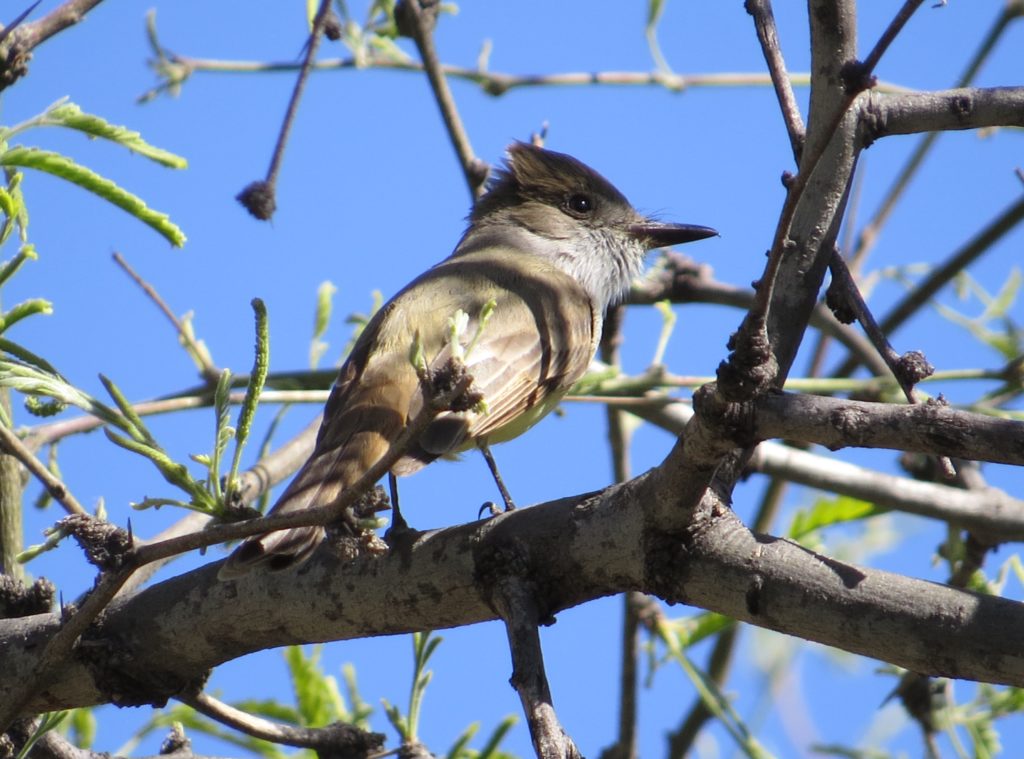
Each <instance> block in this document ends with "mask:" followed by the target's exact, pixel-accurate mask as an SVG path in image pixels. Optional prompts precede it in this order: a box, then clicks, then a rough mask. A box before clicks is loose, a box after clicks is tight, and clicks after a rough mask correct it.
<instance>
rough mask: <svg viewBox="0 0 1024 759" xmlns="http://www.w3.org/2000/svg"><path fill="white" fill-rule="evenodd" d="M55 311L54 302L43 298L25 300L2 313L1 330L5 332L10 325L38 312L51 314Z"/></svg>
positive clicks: (0, 319)
mask: <svg viewBox="0 0 1024 759" xmlns="http://www.w3.org/2000/svg"><path fill="white" fill-rule="evenodd" d="M52 313H53V304H52V303H51V302H50V301H48V300H44V299H42V298H30V299H29V300H24V301H22V302H21V303H18V304H17V305H15V306H12V307H11V308H10V309H9V310H8V311H6V312H4V313H3V314H0V332H4V331H6V330H7V329H8V327H12V326H13V325H15V324H17V323H18V322H20V321H21V320H22V319H25V318H26V317H29V316H34V315H36V314H43V315H44V316H49V315H50V314H52Z"/></svg>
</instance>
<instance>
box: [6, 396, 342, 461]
mask: <svg viewBox="0 0 1024 759" xmlns="http://www.w3.org/2000/svg"><path fill="white" fill-rule="evenodd" d="M329 395H330V391H329V390H265V391H263V393H262V394H261V395H260V402H261V403H282V404H290V403H319V404H323V403H325V402H326V401H327V398H328V397H329ZM243 400H245V392H244V391H238V392H232V393H230V394H229V395H228V401H229V402H230V403H231V404H233V405H238V404H240V403H242V401H243ZM212 405H213V394H212V392H209V393H202V394H195V395H176V396H173V397H170V398H162V399H160V400H155V401H141V402H139V403H134V404H132V410H134V411H135V412H136V413H137V414H138V415H139V416H153V415H155V414H167V413H170V412H173V411H185V410H187V409H197V408H206V407H208V406H212ZM103 424H104V422H103V420H102V419H100V418H98V417H95V416H76V417H74V418H72V419H65V420H63V421H60V422H51V423H49V424H41V425H39V426H38V427H35V428H33V429H32V430H31V431H30V432H29V433H28V435H27V436H26V437H25V441H24V442H25V445H26V447H27V448H28V450H30V451H33V452H35V451H38V450H39V449H40V448H42V447H43V446H44V445H48V444H50V443H53V442H56V441H58V440H61V439H63V438H66V437H69V436H71V435H78V434H81V433H84V432H91V431H92V430H95V429H97V428H99V427H102V426H103Z"/></svg>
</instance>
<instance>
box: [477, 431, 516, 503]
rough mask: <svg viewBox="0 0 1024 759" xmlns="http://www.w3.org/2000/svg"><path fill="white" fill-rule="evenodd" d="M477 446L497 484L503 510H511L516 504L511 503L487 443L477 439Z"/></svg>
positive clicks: (510, 497)
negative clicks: (503, 503) (503, 504)
mask: <svg viewBox="0 0 1024 759" xmlns="http://www.w3.org/2000/svg"><path fill="white" fill-rule="evenodd" d="M477 447H478V448H479V449H480V453H482V454H483V455H484V461H486V462H487V468H488V469H490V470H491V476H492V477H493V478H494V482H495V484H496V485H497V486H498V491H499V492H500V493H501V498H502V500H503V501H505V511H512V510H513V509H515V507H516V505H515V504H514V503H512V496H511V495H509V492H508V488H506V487H505V483H504V482H503V481H502V479H501V475H500V474H499V473H498V465H497V464H495V463H494V456H492V455H491V449H490V447H488V445H487V443H485V442H484V441H483V440H479V441H477Z"/></svg>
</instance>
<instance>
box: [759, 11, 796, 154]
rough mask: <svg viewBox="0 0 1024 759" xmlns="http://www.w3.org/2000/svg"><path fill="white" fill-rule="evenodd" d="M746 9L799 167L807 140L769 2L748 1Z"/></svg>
mask: <svg viewBox="0 0 1024 759" xmlns="http://www.w3.org/2000/svg"><path fill="white" fill-rule="evenodd" d="M745 7H746V10H747V13H749V14H750V15H751V16H753V17H754V28H755V29H756V30H757V39H758V41H759V42H760V43H761V52H762V53H764V59H765V62H766V63H767V64H768V73H769V75H770V76H771V78H772V86H773V87H774V88H775V96H776V97H777V98H778V99H779V108H780V109H781V110H782V120H783V121H784V122H785V123H786V132H787V133H788V134H789V144H790V147H791V148H792V149H793V157H794V158H795V159H796V162H797V164H799V163H800V154H801V152H802V151H803V147H804V138H805V137H806V134H805V130H804V120H803V118H802V117H801V115H800V106H799V105H797V102H796V96H795V95H794V94H793V85H792V82H791V81H790V78H789V74H788V73H787V71H786V62H785V60H783V58H782V47H781V46H780V45H779V34H778V30H777V29H776V27H775V14H774V13H773V12H772V4H771V0H747V2H746V3H745Z"/></svg>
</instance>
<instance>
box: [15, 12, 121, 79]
mask: <svg viewBox="0 0 1024 759" xmlns="http://www.w3.org/2000/svg"><path fill="white" fill-rule="evenodd" d="M100 2H102V0H67V2H65V3H62V4H61V5H59V6H57V7H56V8H54V9H53V10H52V11H50V12H49V13H47V14H46V15H45V16H43V17H42V18H41V19H39V20H38V21H33V22H31V23H28V24H21V23H18V22H17V21H16V22H14V23H13V24H12V25H11V26H10V27H8V28H7V29H5V30H4V34H3V35H2V37H3V42H4V43H6V44H5V46H4V49H3V51H2V55H0V59H2V61H3V65H2V66H0V90H3V89H5V88H6V87H9V86H10V85H12V84H14V83H15V82H16V81H18V79H20V78H21V77H22V76H24V75H25V74H26V73H28V60H29V58H30V57H31V53H32V50H33V49H34V48H36V47H38V46H39V45H41V44H42V43H43V42H45V41H46V40H48V39H49V38H50V37H52V36H53V35H55V34H57V33H58V32H62V31H64V30H65V29H67V28H68V27H69V26H74V25H75V24H77V23H78V22H79V21H81V20H82V19H83V18H85V14H87V13H88V12H89V11H91V10H92V9H93V8H95V7H96V6H97V5H99V4H100ZM38 4H39V3H35V4H33V5H32V7H31V8H30V9H29V10H31V9H33V8H35V6H36V5H38ZM23 15H24V14H23ZM8 39H9V40H10V42H9V43H8V42H7V40H8Z"/></svg>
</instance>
